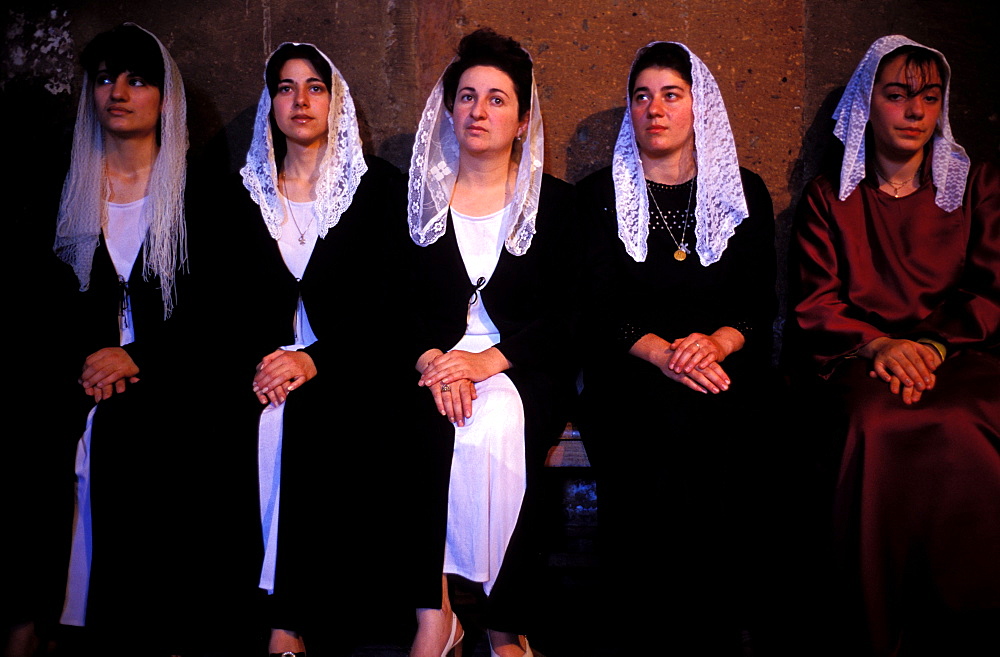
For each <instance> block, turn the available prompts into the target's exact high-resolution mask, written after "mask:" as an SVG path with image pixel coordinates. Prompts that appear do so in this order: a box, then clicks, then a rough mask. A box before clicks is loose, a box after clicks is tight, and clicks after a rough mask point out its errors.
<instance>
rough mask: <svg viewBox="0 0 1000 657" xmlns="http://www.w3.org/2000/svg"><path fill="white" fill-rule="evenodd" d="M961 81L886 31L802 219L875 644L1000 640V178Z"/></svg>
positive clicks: (971, 647)
mask: <svg viewBox="0 0 1000 657" xmlns="http://www.w3.org/2000/svg"><path fill="white" fill-rule="evenodd" d="M949 75H950V69H949V67H948V64H947V62H946V61H945V59H944V56H943V55H941V53H939V52H937V51H934V50H931V49H928V48H924V47H923V46H920V45H919V44H916V43H914V42H912V41H910V40H909V39H906V38H905V37H901V36H888V37H883V38H881V39H879V40H877V41H876V42H875V43H874V44H873V45H872V47H871V48H870V49H869V50H868V53H867V54H866V55H865V57H864V59H863V60H862V62H861V64H860V65H859V66H858V68H857V70H856V71H855V73H854V76H853V77H852V78H851V81H850V83H849V84H848V86H847V90H846V91H845V93H844V97H843V99H842V100H841V102H840V105H839V106H838V108H837V111H836V113H835V114H834V118H836V119H837V126H836V128H835V129H834V133H835V134H836V135H837V137H838V138H840V140H841V141H843V142H844V146H845V153H844V159H843V165H842V168H841V172H840V177H839V179H838V178H837V177H836V176H820V177H819V178H817V179H816V180H815V181H813V182H812V183H811V184H810V186H809V187H808V188H807V190H806V193H805V196H804V198H803V201H802V204H801V206H800V212H799V218H798V225H797V244H798V248H799V269H800V272H799V273H800V276H801V285H802V290H801V295H800V298H799V299H798V300H797V305H796V307H795V311H796V315H797V319H798V324H799V327H800V328H801V329H802V335H803V338H804V344H805V345H806V347H807V349H808V351H809V353H810V355H811V357H812V360H813V363H814V364H815V366H816V367H817V368H818V373H819V375H820V376H821V377H822V378H823V379H825V380H826V383H825V384H824V385H825V386H826V388H825V390H824V392H825V393H827V394H830V393H836V395H837V396H838V399H842V400H843V402H844V410H845V412H846V415H847V438H846V443H845V446H844V452H843V456H842V460H841V465H840V473H839V478H838V481H837V489H836V496H835V522H836V524H837V529H838V531H837V537H838V541H839V542H838V549H839V550H840V552H841V556H843V557H845V560H846V562H847V563H850V564H854V565H853V567H852V570H853V575H852V578H851V579H852V583H856V585H857V586H858V587H859V591H858V596H859V597H858V598H856V599H857V600H858V601H859V604H862V605H863V612H862V615H863V618H864V619H865V630H864V637H863V641H864V642H865V644H866V650H868V651H869V652H871V653H872V654H880V655H881V654H907V655H908V654H963V655H964V654H979V650H980V649H983V648H985V647H986V646H987V645H993V646H996V645H1000V644H998V637H997V633H996V631H995V629H996V627H998V626H1000V625H998V624H997V622H998V620H1000V559H998V555H1000V453H998V450H1000V438H998V436H1000V360H998V357H997V356H998V351H1000V350H998V344H1000V339H998V338H1000V335H998V334H1000V330H998V327H1000V267H998V263H1000V171H998V170H997V168H996V167H990V166H980V167H973V168H972V170H971V172H970V167H969V160H968V157H967V156H966V155H965V151H964V149H962V147H961V146H959V145H958V144H957V143H955V141H954V139H953V138H952V135H951V128H950V126H949V123H948V78H949ZM991 642H992V643H991ZM852 654H858V649H855V650H852ZM984 654H985V653H984ZM990 654H998V653H997V652H992V653H990Z"/></svg>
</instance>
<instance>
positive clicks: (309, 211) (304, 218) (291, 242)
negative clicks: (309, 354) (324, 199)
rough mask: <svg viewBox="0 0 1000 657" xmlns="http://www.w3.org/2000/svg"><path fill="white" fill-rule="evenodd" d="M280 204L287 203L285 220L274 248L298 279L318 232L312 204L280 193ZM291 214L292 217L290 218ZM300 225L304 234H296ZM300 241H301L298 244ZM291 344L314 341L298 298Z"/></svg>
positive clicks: (303, 307) (304, 268) (304, 270)
mask: <svg viewBox="0 0 1000 657" xmlns="http://www.w3.org/2000/svg"><path fill="white" fill-rule="evenodd" d="M281 201H282V203H283V204H287V205H286V206H285V208H286V213H285V214H286V215H287V216H288V221H286V222H285V223H284V224H283V225H282V230H281V237H279V238H278V249H280V250H281V258H282V259H283V260H284V261H285V266H286V267H288V271H289V272H291V274H292V276H294V277H295V280H298V281H301V280H302V276H303V275H304V274H305V273H306V267H307V266H308V265H309V258H311V257H312V252H313V249H315V248H316V240H317V239H318V238H319V232H318V229H317V228H316V213H315V206H316V204H315V203H314V202H313V201H307V202H305V203H296V202H295V201H289V200H288V199H287V198H285V197H284V196H281ZM293 217H294V219H293ZM300 227H301V228H304V229H305V233H299V228H300ZM300 236H301V241H302V242H304V244H302V243H300ZM294 321H295V325H294V328H295V344H296V345H303V346H306V347H308V346H309V345H311V344H312V343H313V342H316V334H315V333H313V330H312V327H311V326H310V325H309V317H308V316H307V315H306V307H305V305H304V304H303V303H302V297H301V296H300V297H299V305H298V308H297V310H296V311H295V320H294Z"/></svg>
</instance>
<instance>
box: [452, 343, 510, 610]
mask: <svg viewBox="0 0 1000 657" xmlns="http://www.w3.org/2000/svg"><path fill="white" fill-rule="evenodd" d="M492 346H493V342H492V341H491V340H489V337H488V336H475V335H467V336H465V337H463V338H462V340H460V341H459V343H458V344H457V345H455V347H454V348H455V349H462V350H465V351H472V352H480V351H484V350H486V349H488V348H490V347H492ZM476 393H477V395H478V398H477V399H476V400H475V401H474V402H473V404H472V417H471V418H469V419H468V420H466V421H465V426H464V427H458V426H456V427H455V449H454V453H453V455H452V463H451V479H450V481H449V484H448V528H447V537H446V541H445V551H444V572H445V573H451V574H455V575H460V576H462V577H464V578H465V579H468V580H469V581H472V582H482V583H483V591H484V592H485V593H486V594H487V595H489V593H490V590H491V589H492V588H493V584H494V583H496V578H497V575H498V574H499V572H500V566H501V565H502V564H503V558H504V554H505V553H506V551H507V545H508V544H509V543H510V537H511V535H512V534H513V533H514V526H515V525H516V524H517V518H518V515H519V514H520V511H521V502H522V501H523V499H524V490H525V486H526V474H525V463H524V406H523V404H522V403H521V397H520V395H519V394H518V392H517V388H515V387H514V384H513V383H512V382H511V380H510V378H509V377H508V376H507V375H506V374H495V375H494V376H491V377H490V378H488V379H486V380H485V381H481V382H479V383H477V384H476Z"/></svg>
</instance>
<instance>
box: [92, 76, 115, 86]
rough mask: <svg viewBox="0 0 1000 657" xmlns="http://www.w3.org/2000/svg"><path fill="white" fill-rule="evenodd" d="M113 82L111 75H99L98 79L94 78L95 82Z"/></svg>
mask: <svg viewBox="0 0 1000 657" xmlns="http://www.w3.org/2000/svg"><path fill="white" fill-rule="evenodd" d="M111 82H112V80H111V76H110V75H98V76H97V79H96V80H94V84H111Z"/></svg>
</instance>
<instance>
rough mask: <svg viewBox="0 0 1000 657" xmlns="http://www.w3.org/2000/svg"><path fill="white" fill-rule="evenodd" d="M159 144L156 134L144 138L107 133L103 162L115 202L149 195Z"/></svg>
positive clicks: (111, 195)
mask: <svg viewBox="0 0 1000 657" xmlns="http://www.w3.org/2000/svg"><path fill="white" fill-rule="evenodd" d="M159 152H160V147H159V146H157V145H156V135H150V136H149V137H148V138H146V137H144V138H141V139H134V138H121V137H117V136H115V135H111V134H108V133H104V164H105V167H106V170H107V176H108V184H109V187H110V192H111V194H110V196H109V198H108V200H109V201H111V202H112V203H131V202H133V201H138V200H139V199H141V198H142V197H144V196H145V195H146V192H147V188H148V187H149V178H150V176H151V175H152V173H153V164H155V163H156V156H157V154H159Z"/></svg>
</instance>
